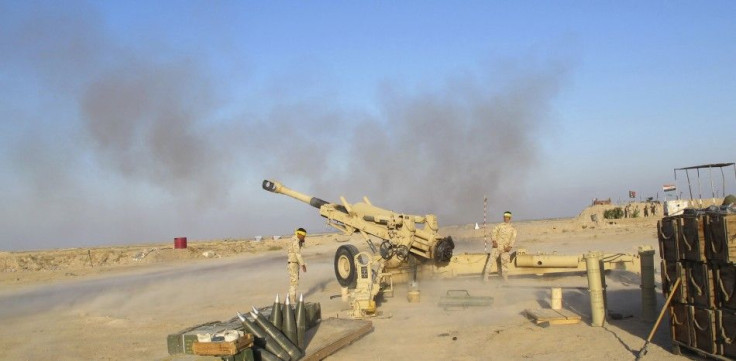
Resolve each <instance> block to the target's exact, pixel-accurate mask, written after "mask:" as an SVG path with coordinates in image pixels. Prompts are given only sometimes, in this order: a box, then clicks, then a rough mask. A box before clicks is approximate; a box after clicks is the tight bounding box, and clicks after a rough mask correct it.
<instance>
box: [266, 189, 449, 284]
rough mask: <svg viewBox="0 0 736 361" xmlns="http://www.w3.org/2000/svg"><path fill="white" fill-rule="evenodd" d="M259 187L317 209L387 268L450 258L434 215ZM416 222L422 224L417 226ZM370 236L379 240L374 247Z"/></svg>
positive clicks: (365, 200) (342, 281)
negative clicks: (356, 238)
mask: <svg viewBox="0 0 736 361" xmlns="http://www.w3.org/2000/svg"><path fill="white" fill-rule="evenodd" d="M263 189H265V190H267V191H269V192H273V193H281V194H284V195H287V196H289V197H292V198H295V199H298V200H300V201H302V202H304V203H307V204H309V205H311V206H312V207H315V208H317V209H319V214H320V215H321V216H322V217H324V218H326V219H327V225H329V226H331V227H333V228H335V229H337V230H339V231H342V232H343V233H344V234H346V235H350V234H353V233H356V232H358V233H360V234H361V235H362V236H363V238H364V239H365V240H366V242H367V243H368V245H369V246H370V248H371V250H372V251H373V253H374V254H378V255H380V257H381V259H383V260H384V261H385V262H386V265H387V267H389V268H393V267H400V266H401V265H402V264H405V263H406V262H407V261H408V260H409V257H410V256H413V258H414V259H415V260H416V261H417V262H420V263H426V262H433V263H436V264H442V263H447V262H449V261H450V259H451V258H452V250H453V249H454V248H455V244H454V243H453V241H452V237H442V236H440V235H439V234H438V233H437V231H438V229H439V227H438V224H437V216H435V215H433V214H428V215H425V216H417V215H410V214H401V213H395V212H392V211H389V210H386V209H383V208H380V207H376V206H374V205H373V204H371V202H370V200H368V197H363V202H358V203H353V204H350V203H348V202H347V201H346V200H345V198H344V197H340V201H341V202H342V204H336V203H330V202H327V201H324V200H322V199H319V198H317V197H310V196H308V195H305V194H302V193H299V192H297V191H295V190H293V189H289V188H287V187H285V186H284V185H282V184H281V183H279V182H275V181H269V180H264V181H263ZM420 224H423V225H424V226H423V227H421V228H420V227H418V226H417V225H420ZM370 236H374V237H376V238H379V239H380V240H381V243H380V245H379V246H378V248H376V246H375V245H374V243H373V241H372V239H371V238H370ZM343 247H345V248H352V250H351V252H347V253H350V257H351V258H352V256H355V255H356V254H357V250H355V249H354V248H355V247H352V246H343ZM343 247H341V249H342V248H343ZM339 253H340V249H338V254H339ZM336 266H337V264H336ZM336 271H337V269H336ZM336 275H337V277H338V281H339V282H340V284H341V285H342V286H346V287H347V286H350V284H351V283H354V281H355V280H354V278H355V277H349V276H344V275H341V274H340V272H336ZM353 276H354V275H353Z"/></svg>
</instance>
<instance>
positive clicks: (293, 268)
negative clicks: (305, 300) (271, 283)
mask: <svg viewBox="0 0 736 361" xmlns="http://www.w3.org/2000/svg"><path fill="white" fill-rule="evenodd" d="M286 269H287V270H288V271H289V296H290V297H291V301H292V302H296V288H297V287H299V264H298V263H296V262H292V263H287V264H286ZM292 304H293V303H292Z"/></svg>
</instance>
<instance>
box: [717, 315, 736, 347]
mask: <svg viewBox="0 0 736 361" xmlns="http://www.w3.org/2000/svg"><path fill="white" fill-rule="evenodd" d="M716 339H717V340H718V344H719V347H720V354H721V355H724V356H726V357H730V358H736V312H733V311H727V310H718V311H716Z"/></svg>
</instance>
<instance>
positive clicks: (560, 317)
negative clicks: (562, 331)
mask: <svg viewBox="0 0 736 361" xmlns="http://www.w3.org/2000/svg"><path fill="white" fill-rule="evenodd" d="M524 313H526V316H527V317H529V319H531V320H532V321H534V323H536V324H537V325H539V324H543V323H547V324H550V325H572V324H576V323H580V319H581V318H580V316H579V315H577V314H575V313H573V312H571V311H568V310H565V309H560V310H553V309H551V308H540V309H536V310H528V309H527V310H524Z"/></svg>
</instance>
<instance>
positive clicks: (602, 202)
mask: <svg viewBox="0 0 736 361" xmlns="http://www.w3.org/2000/svg"><path fill="white" fill-rule="evenodd" d="M609 204H611V198H608V199H598V198H594V199H593V205H594V206H606V205H609Z"/></svg>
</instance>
